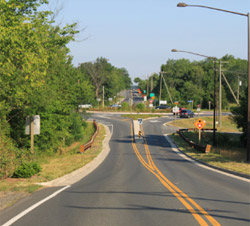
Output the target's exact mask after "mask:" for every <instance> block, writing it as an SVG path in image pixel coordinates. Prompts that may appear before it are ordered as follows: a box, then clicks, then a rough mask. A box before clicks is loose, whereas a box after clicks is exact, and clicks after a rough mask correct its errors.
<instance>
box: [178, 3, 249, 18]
mask: <svg viewBox="0 0 250 226" xmlns="http://www.w3.org/2000/svg"><path fill="white" fill-rule="evenodd" d="M177 6H178V7H188V6H191V7H200V8H206V9H212V10H217V11H221V12H225V13H233V14H237V15H241V16H248V14H246V13H239V12H234V11H230V10H225V9H218V8H214V7H210V6H204V5H188V4H186V3H179V4H177Z"/></svg>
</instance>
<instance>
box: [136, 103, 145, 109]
mask: <svg viewBox="0 0 250 226" xmlns="http://www.w3.org/2000/svg"><path fill="white" fill-rule="evenodd" d="M136 108H137V109H138V110H139V111H143V110H144V109H145V105H144V104H143V103H139V104H137V105H136Z"/></svg>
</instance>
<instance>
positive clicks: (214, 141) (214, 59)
mask: <svg viewBox="0 0 250 226" xmlns="http://www.w3.org/2000/svg"><path fill="white" fill-rule="evenodd" d="M171 51H172V52H182V53H188V54H193V55H196V56H201V57H205V58H208V59H212V60H213V61H214V112H213V145H214V146H216V135H215V130H216V129H215V110H216V57H212V56H206V55H203V54H200V53H194V52H190V51H184V50H177V49H172V50H171Z"/></svg>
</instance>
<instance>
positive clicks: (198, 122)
mask: <svg viewBox="0 0 250 226" xmlns="http://www.w3.org/2000/svg"><path fill="white" fill-rule="evenodd" d="M194 125H195V126H196V127H197V129H199V130H200V129H202V128H203V127H204V126H205V125H206V123H205V122H204V121H203V120H202V119H201V118H199V119H198V120H197V121H196V122H195V123H194Z"/></svg>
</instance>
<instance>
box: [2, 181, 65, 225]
mask: <svg viewBox="0 0 250 226" xmlns="http://www.w3.org/2000/svg"><path fill="white" fill-rule="evenodd" d="M69 187H70V185H68V186H66V187H63V188H61V189H60V190H58V191H56V192H54V193H53V194H52V195H50V196H48V197H47V198H45V199H43V200H41V201H39V202H37V203H36V204H34V205H32V206H31V207H29V208H28V209H26V210H24V211H23V212H21V213H19V214H18V215H17V216H15V217H13V218H11V219H10V220H9V221H7V222H6V223H4V224H3V225H2V226H9V225H11V224H13V223H15V222H16V221H17V220H19V219H20V218H22V217H23V216H25V215H26V214H27V213H29V212H31V211H32V210H34V209H35V208H37V207H38V206H40V205H42V204H43V203H45V202H47V201H48V200H49V199H52V198H54V197H55V196H57V195H58V194H59V193H61V192H63V191H64V190H66V189H67V188H69Z"/></svg>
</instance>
